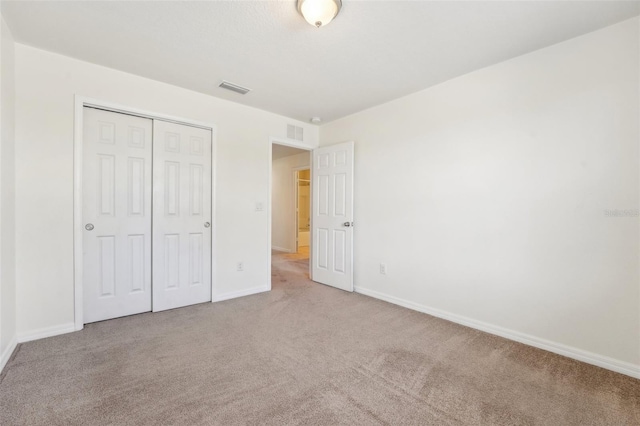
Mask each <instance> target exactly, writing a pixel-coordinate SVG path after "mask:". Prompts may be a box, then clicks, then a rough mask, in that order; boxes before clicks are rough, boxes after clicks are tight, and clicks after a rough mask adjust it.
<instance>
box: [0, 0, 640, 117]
mask: <svg viewBox="0 0 640 426" xmlns="http://www.w3.org/2000/svg"><path fill="white" fill-rule="evenodd" d="M2 12H3V15H4V18H5V20H6V21H7V23H8V24H9V27H10V28H11V30H12V31H13V34H14V37H15V39H16V40H17V41H18V42H21V43H24V44H28V45H32V46H36V47H39V48H42V49H45V50H50V51H53V52H58V53H61V54H64V55H68V56H72V57H75V58H79V59H82V60H85V61H89V62H94V63H97V64H101V65H105V66H107V67H111V68H116V69H119V70H122V71H126V72H130V73H133V74H138V75H141V76H145V77H148V78H152V79H155V80H160V81H164V82H167V83H171V84H174V85H177V86H182V87H185V88H188V89H192V90H195V91H198V92H202V93H206V94H210V95H213V96H218V97H221V98H225V99H229V100H232V101H235V102H240V103H243V104H246V105H250V106H254V107H258V108H261V109H264V110H268V111H272V112H275V113H278V114H282V115H286V116H289V117H292V118H297V119H300V120H304V121H306V120H308V119H309V118H310V117H312V116H320V117H322V119H323V121H324V122H327V121H331V120H334V119H336V118H339V117H343V116H345V115H348V114H351V113H354V112H357V111H360V110H363V109H366V108H369V107H372V106H374V105H377V104H380V103H383V102H386V101H389V100H391V99H395V98H398V97H401V96H404V95H407V94H409V93H412V92H415V91H418V90H421V89H424V88H427V87H429V86H432V85H434V84H437V83H440V82H442V81H445V80H448V79H451V78H453V77H456V76H459V75H462V74H465V73H468V72H470V71H473V70H476V69H479V68H483V67H486V66H488V65H492V64H495V63H498V62H501V61H504V60H506V59H509V58H513V57H515V56H518V55H522V54H524V53H527V52H531V51H533V50H536V49H539V48H542V47H545V46H548V45H551V44H554V43H558V42H560V41H563V40H566V39H569V38H572V37H575V36H578V35H581V34H584V33H587V32H590V31H594V30H596V29H599V28H602V27H605V26H607V25H611V24H613V23H616V22H619V21H622V20H624V19H628V18H631V17H633V16H637V15H638V14H639V13H640V2H637V1H621V2H617V1H585V2H581V1H532V2H529V1H489V2H485V1H468V2H462V1H412V2H400V1H353V0H343V8H342V11H341V13H340V14H339V15H338V17H337V18H336V19H335V20H334V21H333V22H332V23H331V24H329V25H328V26H327V27H324V28H320V29H317V28H314V27H312V26H310V25H309V24H307V23H306V22H305V21H304V19H303V18H302V17H301V16H300V15H298V12H297V9H296V2H295V1H257V2H252V1H226V2H222V1H205V2H202V1H200V2H189V1H179V2H167V1H155V2H140V1H133V2H116V1H87V2H71V1H46V2H35V1H22V2H10V1H2ZM222 79H225V80H229V81H231V82H233V83H237V84H240V85H243V86H246V87H249V88H251V89H253V91H252V92H251V93H249V94H247V95H244V96H242V95H238V94H236V93H232V92H227V91H224V90H222V89H219V88H218V87H217V85H218V83H219V82H220V81H221V80H222Z"/></svg>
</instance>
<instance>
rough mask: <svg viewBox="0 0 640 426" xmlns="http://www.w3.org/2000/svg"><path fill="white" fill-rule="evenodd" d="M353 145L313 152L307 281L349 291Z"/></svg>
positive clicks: (351, 241) (350, 280) (336, 146)
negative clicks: (309, 257)
mask: <svg viewBox="0 0 640 426" xmlns="http://www.w3.org/2000/svg"><path fill="white" fill-rule="evenodd" d="M353 145H354V144H353V142H345V143H340V144H336V145H331V146H327V147H322V148H318V149H315V150H314V151H313V185H312V186H311V191H312V193H313V218H312V221H311V223H312V230H313V237H312V243H313V250H311V277H312V278H311V279H312V280H313V281H317V282H319V283H322V284H327V285H330V286H333V287H337V288H339V289H342V290H346V291H353Z"/></svg>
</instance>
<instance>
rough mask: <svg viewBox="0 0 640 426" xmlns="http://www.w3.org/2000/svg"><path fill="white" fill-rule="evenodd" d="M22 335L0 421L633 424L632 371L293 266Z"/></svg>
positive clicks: (639, 387) (0, 400) (1, 392)
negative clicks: (263, 280)
mask: <svg viewBox="0 0 640 426" xmlns="http://www.w3.org/2000/svg"><path fill="white" fill-rule="evenodd" d="M306 273H307V262H306V261H305V260H288V259H286V255H278V256H276V257H275V260H274V268H273V291H272V292H270V293H263V294H259V295H254V296H248V297H244V298H240V299H236V300H229V301H226V302H221V303H215V304H203V305H198V306H193V307H189V308H183V309H176V310H173V311H169V312H164V313H158V314H143V315H136V316H132V317H128V318H122V319H117V320H111V321H105V322H102V323H97V324H93V325H89V326H87V327H86V329H85V330H84V331H82V332H78V333H72V334H67V335H63V336H58V337H54V338H49V339H44V340H40V341H36V342H31V343H27V344H23V345H21V346H20V348H19V350H18V352H17V354H16V355H15V356H14V358H13V359H12V360H11V361H10V362H9V364H8V365H7V367H6V369H5V374H4V378H3V380H2V383H0V424H2V425H14V424H15V425H21V424H24V425H106V424H126V425H151V424H153V425H171V424H175V425H200V424H202V425H205V424H206V425H208V424H219V425H232V424H277V425H286V424H326V425H333V424H361V425H376V424H414V425H429V424H437V425H457V424H466V425H481V424H486V425H489V424H491V425H494V424H495V425H534V424H540V425H554V426H555V425H639V424H640V381H639V380H635V379H632V378H629V377H626V376H623V375H619V374H616V373H612V372H609V371H606V370H603V369H600V368H597V367H593V366H589V365H587V364H582V363H579V362H577V361H573V360H570V359H567V358H563V357H561V356H557V355H553V354H551V353H548V352H545V351H541V350H538V349H534V348H531V347H527V346H524V345H521V344H518V343H514V342H511V341H508V340H505V339H502V338H499V337H495V336H492V335H489V334H485V333H482V332H479V331H475V330H472V329H469V328H465V327H462V326H459V325H456V324H453V323H450V322H447V321H443V320H440V319H437V318H433V317H430V316H428V315H424V314H420V313H417V312H413V311H410V310H407V309H403V308H400V307H397V306H394V305H390V304H388V303H385V302H381V301H378V300H375V299H371V298H369V297H365V296H362V295H358V294H349V293H345V292H342V291H340V290H335V289H332V288H329V287H326V286H323V285H319V284H313V283H310V282H309V281H307V279H306Z"/></svg>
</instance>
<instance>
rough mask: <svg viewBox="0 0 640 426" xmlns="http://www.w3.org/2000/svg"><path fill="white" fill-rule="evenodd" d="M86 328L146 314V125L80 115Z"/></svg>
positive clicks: (91, 112) (96, 113)
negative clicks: (113, 319) (91, 324)
mask: <svg viewBox="0 0 640 426" xmlns="http://www.w3.org/2000/svg"><path fill="white" fill-rule="evenodd" d="M83 131H84V136H83V169H82V179H83V180H82V182H83V205H82V209H83V210H82V218H83V221H84V223H83V225H82V226H83V227H84V230H83V259H82V262H83V299H84V300H83V305H84V322H85V323H89V322H94V321H101V320H105V319H109V318H116V317H121V316H125V315H132V314H137V313H140V312H146V311H150V310H151V144H152V142H151V141H152V122H151V120H149V119H145V118H140V117H134V116H131V115H125V114H118V113H114V112H108V111H102V110H97V109H93V108H85V109H84V130H83Z"/></svg>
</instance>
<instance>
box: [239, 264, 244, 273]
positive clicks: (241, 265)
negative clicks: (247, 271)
mask: <svg viewBox="0 0 640 426" xmlns="http://www.w3.org/2000/svg"><path fill="white" fill-rule="evenodd" d="M237 270H238V272H242V271H244V262H238V269H237Z"/></svg>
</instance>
